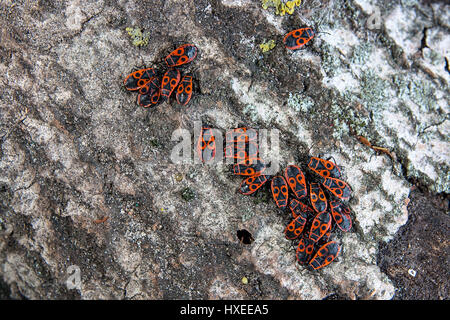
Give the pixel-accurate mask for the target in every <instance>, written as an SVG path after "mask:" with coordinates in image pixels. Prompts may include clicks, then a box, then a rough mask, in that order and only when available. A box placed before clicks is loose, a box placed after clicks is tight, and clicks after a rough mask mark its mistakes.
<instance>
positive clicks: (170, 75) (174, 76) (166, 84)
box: [161, 69, 180, 101]
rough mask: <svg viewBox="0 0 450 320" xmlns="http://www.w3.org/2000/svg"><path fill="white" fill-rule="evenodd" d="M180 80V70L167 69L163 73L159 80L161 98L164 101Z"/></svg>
mask: <svg viewBox="0 0 450 320" xmlns="http://www.w3.org/2000/svg"><path fill="white" fill-rule="evenodd" d="M179 82H180V70H178V69H169V70H167V71H166V73H165V74H164V76H163V78H162V81H161V100H162V101H166V100H167V99H169V97H170V95H171V94H172V92H173V90H175V88H176V87H177V85H178V83H179Z"/></svg>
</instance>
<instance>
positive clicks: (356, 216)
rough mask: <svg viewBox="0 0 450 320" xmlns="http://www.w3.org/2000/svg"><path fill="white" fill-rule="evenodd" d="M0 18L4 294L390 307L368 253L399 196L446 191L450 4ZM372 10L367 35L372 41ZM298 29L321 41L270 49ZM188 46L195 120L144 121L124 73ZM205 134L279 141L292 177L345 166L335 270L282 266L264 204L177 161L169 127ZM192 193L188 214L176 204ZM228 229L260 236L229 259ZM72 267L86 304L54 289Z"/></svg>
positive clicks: (67, 8) (171, 116) (102, 7)
mask: <svg viewBox="0 0 450 320" xmlns="http://www.w3.org/2000/svg"><path fill="white" fill-rule="evenodd" d="M0 8H1V9H0V10H1V12H0V22H1V29H0V30H1V34H0V36H1V45H0V72H1V74H2V77H1V83H0V86H1V100H0V112H1V118H0V129H1V137H2V138H1V144H0V156H1V159H0V192H1V194H0V195H1V200H2V201H1V207H0V210H1V211H0V248H1V251H0V275H1V277H0V285H1V287H2V288H3V287H5V288H8V289H7V290H6V291H7V292H8V293H7V295H9V296H11V297H13V298H29V299H54V298H58V299H70V298H75V299H79V298H81V299H112V298H114V299H116V298H117V299H161V298H188V299H221V298H228V299H242V298H246V299H263V298H265V299H287V298H293V299H321V298H325V297H330V296H333V295H334V296H339V297H341V298H374V299H389V298H392V297H393V296H394V294H395V289H396V288H395V286H394V284H393V283H392V281H391V280H390V279H389V278H388V277H387V276H386V274H385V273H384V272H386V271H385V270H389V268H388V267H387V266H386V265H383V271H382V270H380V268H379V267H378V265H377V254H378V245H379V243H380V242H382V243H384V242H385V241H388V240H390V239H392V238H393V237H394V235H395V234H396V232H397V230H398V229H399V228H400V227H401V226H402V225H403V224H405V223H406V221H407V219H408V211H407V205H408V203H409V198H408V195H409V188H410V186H411V185H412V184H413V183H417V184H420V185H421V186H422V187H423V188H426V189H429V190H431V191H433V192H440V193H447V192H448V186H449V173H448V159H449V157H450V156H449V154H448V152H449V150H450V148H449V141H448V136H449V135H448V132H449V121H448V81H449V70H448V59H449V55H448V48H449V46H448V43H449V32H448V30H449V24H450V17H449V14H448V12H450V10H448V8H449V7H448V5H447V6H446V5H445V4H444V3H442V2H432V1H429V2H428V3H425V2H419V1H402V2H401V3H398V2H395V1H394V2H393V1H368V0H367V1H363V0H353V1H338V0H336V1H315V0H309V1H308V0H305V1H303V3H302V6H301V7H300V8H298V9H297V10H296V12H295V14H294V15H292V16H285V17H278V16H275V15H274V14H273V12H271V11H270V10H263V9H262V8H261V4H260V2H259V1H245V0H234V1H225V0H223V1H206V0H199V1H187V0H182V1H175V0H169V1H78V0H73V1H63V2H58V1H34V2H30V1H14V2H11V1H2V3H1V7H0ZM377 10H378V11H377ZM376 12H379V17H378V18H379V22H380V23H379V25H378V26H376V28H375V27H370V28H369V27H368V20H369V19H372V18H373V17H374V16H373V14H374V13H376ZM371 17H372V18H371ZM378 18H377V19H378ZM303 25H312V26H317V28H318V30H319V33H318V35H317V36H316V38H315V39H314V41H313V42H312V44H311V45H309V46H308V47H307V48H305V49H303V50H301V51H298V52H289V51H287V50H286V49H284V48H283V45H282V37H283V35H284V34H285V33H286V32H287V31H290V30H292V29H295V28H298V27H299V26H303ZM130 26H133V27H140V28H141V29H143V30H145V31H149V32H150V38H149V44H148V46H146V47H142V48H137V47H134V46H133V45H132V44H131V41H130V38H129V36H128V34H127V32H126V31H125V28H126V27H130ZM320 31H324V32H323V33H320ZM267 39H274V40H275V41H276V47H275V48H274V49H273V50H270V51H269V52H267V53H264V54H263V53H262V52H261V50H260V49H259V46H258V45H259V44H260V43H262V42H264V41H266V40H267ZM186 42H190V43H194V44H196V45H197V46H198V48H199V50H200V53H199V56H198V57H197V59H196V60H195V61H194V62H193V63H192V65H190V66H189V67H188V70H190V71H193V72H194V77H195V78H196V79H197V83H196V85H197V89H196V93H195V94H194V98H193V100H192V101H191V103H190V105H189V107H187V108H183V107H180V106H177V105H176V104H168V103H164V104H162V105H160V106H159V107H157V108H156V109H154V110H145V109H142V108H138V107H137V106H136V104H135V95H133V94H130V93H129V92H126V90H125V89H124V88H123V86H122V80H123V78H124V77H125V75H126V74H127V73H129V72H130V71H131V70H132V69H133V68H134V67H136V66H142V65H146V66H151V65H156V66H161V65H162V58H163V57H165V56H166V55H167V54H168V53H169V52H170V51H171V50H173V49H174V48H175V47H176V46H177V45H180V44H183V43H186ZM199 120H202V121H203V122H205V123H208V124H210V125H212V126H213V127H216V128H219V129H221V130H226V129H228V128H233V127H236V126H240V125H248V126H252V127H256V128H261V129H271V128H276V129H279V130H280V148H281V167H282V168H283V167H285V166H286V165H287V164H290V163H297V164H300V165H303V166H304V165H305V164H306V163H305V162H306V160H307V157H308V155H326V156H333V157H334V158H335V160H336V161H337V163H339V164H341V166H342V167H343V172H344V176H345V179H346V181H348V182H349V184H350V185H351V186H352V189H353V191H354V192H353V198H352V200H351V202H350V205H351V208H352V212H353V213H352V217H353V220H354V228H353V230H352V232H350V233H346V234H342V233H337V234H336V235H335V237H336V238H335V239H336V240H337V241H339V242H340V243H341V244H342V245H343V250H342V252H341V255H340V258H339V261H337V262H335V263H333V264H331V265H330V266H328V267H327V268H324V269H322V270H320V271H316V272H310V271H307V270H306V269H304V268H302V267H299V266H298V265H296V263H295V254H294V251H293V249H292V247H291V242H290V241H288V240H286V239H284V237H283V234H282V232H283V229H284V226H285V225H286V224H287V223H288V222H289V217H288V214H287V213H283V212H281V211H279V210H276V208H275V205H274V204H273V202H272V200H270V199H268V191H267V190H261V191H259V192H258V194H257V195H256V196H254V197H244V196H241V195H239V194H237V193H236V188H237V186H238V185H239V183H240V179H238V178H236V177H234V176H232V175H231V173H230V172H229V167H228V166H226V165H217V166H200V165H177V164H174V163H172V162H171V160H170V154H171V149H172V148H173V146H174V145H175V144H176V141H171V136H172V132H173V131H174V130H175V129H180V128H182V129H188V130H191V131H192V129H193V126H194V124H193V122H194V121H199ZM358 136H363V137H365V138H366V139H368V140H369V141H370V142H371V144H372V145H375V146H379V147H383V148H387V150H389V155H388V154H384V153H377V152H375V151H374V150H372V149H370V148H369V147H368V146H366V145H364V144H362V143H360V142H359V140H358V139H357V138H358ZM186 188H189V189H190V190H192V191H193V192H192V194H193V195H194V197H193V198H192V199H190V198H189V199H186V198H185V197H182V196H181V194H182V193H183V190H185V189H186ZM103 217H108V220H106V221H105V222H103V223H96V220H99V219H102V218H103ZM239 229H246V230H249V231H250V232H251V234H252V235H253V237H254V239H255V241H254V242H253V243H252V244H250V245H243V244H240V243H239V241H238V239H237V237H236V231H237V230H239ZM442 250H443V252H446V251H445V250H447V246H444V247H443V248H442ZM394 256H395V255H394ZM378 259H379V257H378ZM423 263H426V261H425V262H423ZM71 265H76V266H79V267H80V270H81V280H82V284H81V288H80V289H68V287H67V286H66V280H67V279H68V276H69V275H68V274H67V269H68V267H69V266H71ZM400 269H401V268H400ZM388 274H389V272H388ZM244 276H245V277H247V278H248V279H249V283H248V284H246V285H244V284H243V283H242V281H241V279H242V278H243V277H244ZM440 290H441V293H440V295H441V296H444V298H448V296H447V297H445V295H447V294H448V293H447V291H445V290H442V289H440ZM442 292H443V293H442Z"/></svg>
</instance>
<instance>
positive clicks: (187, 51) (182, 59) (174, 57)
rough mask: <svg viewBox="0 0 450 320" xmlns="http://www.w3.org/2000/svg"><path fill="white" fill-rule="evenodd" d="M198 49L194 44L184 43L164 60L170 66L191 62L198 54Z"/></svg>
mask: <svg viewBox="0 0 450 320" xmlns="http://www.w3.org/2000/svg"><path fill="white" fill-rule="evenodd" d="M197 52H198V49H197V47H196V46H195V45H193V44H184V45H182V46H180V47H178V48H176V49H175V50H174V51H172V52H171V53H170V54H169V55H168V56H167V57H166V58H165V59H164V60H165V61H166V63H167V66H168V67H169V68H172V67H178V66H181V65H183V64H185V63H189V62H191V61H192V60H194V59H195V57H196V56H197Z"/></svg>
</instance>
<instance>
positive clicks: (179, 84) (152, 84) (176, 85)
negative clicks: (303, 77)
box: [123, 28, 315, 108]
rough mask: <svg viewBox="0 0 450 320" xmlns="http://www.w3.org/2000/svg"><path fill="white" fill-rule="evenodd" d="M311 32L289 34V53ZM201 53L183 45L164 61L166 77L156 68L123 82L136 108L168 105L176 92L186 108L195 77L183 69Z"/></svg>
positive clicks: (307, 29)
mask: <svg viewBox="0 0 450 320" xmlns="http://www.w3.org/2000/svg"><path fill="white" fill-rule="evenodd" d="M314 35H315V34H314V31H313V29H311V28H300V29H296V30H293V31H291V32H289V33H288V34H286V36H285V37H284V39H283V42H284V45H285V47H286V48H288V49H290V50H298V49H300V48H301V47H303V46H304V45H305V44H306V43H308V42H309V41H310V40H311V39H312V38H314ZM197 53H198V48H197V47H196V46H195V45H193V44H184V45H182V46H180V47H178V48H177V49H175V50H174V51H172V52H171V53H170V54H169V55H168V56H167V57H166V58H165V59H164V60H165V62H166V65H167V67H168V70H167V71H166V72H165V73H164V75H162V76H161V75H160V74H158V72H157V70H155V68H144V69H140V70H136V71H134V72H132V73H130V74H129V75H128V76H127V77H126V78H125V79H124V81H123V84H124V86H125V88H126V89H127V90H129V91H138V96H137V104H138V105H140V106H141V107H144V108H152V107H155V106H157V105H158V104H159V103H162V102H165V101H168V100H169V98H170V96H171V94H172V93H173V92H174V91H175V92H176V100H177V102H178V103H179V104H180V105H183V106H185V105H187V104H188V103H189V101H190V100H191V97H192V75H190V74H187V75H184V76H182V75H181V72H180V69H181V68H182V66H184V65H186V64H188V63H190V62H192V61H193V60H194V59H195V58H196V57H197Z"/></svg>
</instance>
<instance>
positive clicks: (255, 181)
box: [239, 174, 270, 195]
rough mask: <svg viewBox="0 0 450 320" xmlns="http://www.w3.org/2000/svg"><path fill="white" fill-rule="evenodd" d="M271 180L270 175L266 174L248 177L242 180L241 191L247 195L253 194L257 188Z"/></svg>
mask: <svg viewBox="0 0 450 320" xmlns="http://www.w3.org/2000/svg"><path fill="white" fill-rule="evenodd" d="M269 180H270V176H266V175H263V174H261V175H256V176H251V177H248V178H247V179H245V180H244V181H242V182H241V185H240V187H239V192H240V193H242V194H245V195H249V194H252V193H254V192H255V191H256V190H258V189H259V188H261V187H262V186H263V185H264V184H265V183H266V182H267V181H269Z"/></svg>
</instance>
